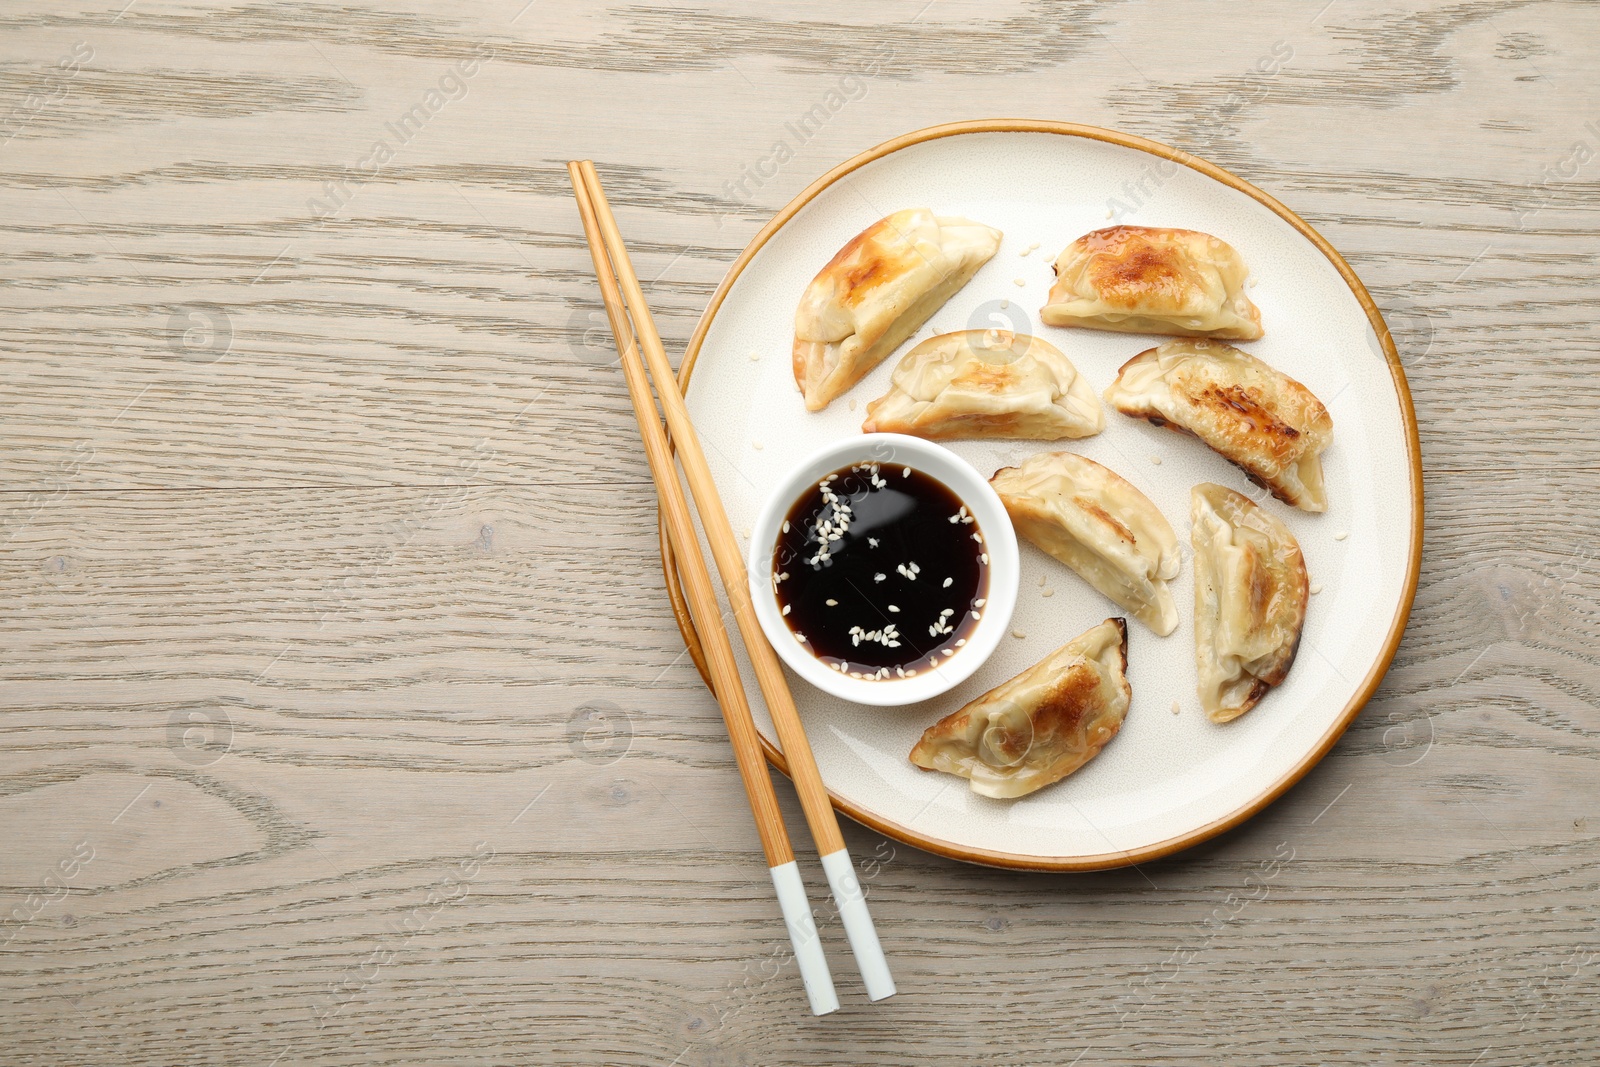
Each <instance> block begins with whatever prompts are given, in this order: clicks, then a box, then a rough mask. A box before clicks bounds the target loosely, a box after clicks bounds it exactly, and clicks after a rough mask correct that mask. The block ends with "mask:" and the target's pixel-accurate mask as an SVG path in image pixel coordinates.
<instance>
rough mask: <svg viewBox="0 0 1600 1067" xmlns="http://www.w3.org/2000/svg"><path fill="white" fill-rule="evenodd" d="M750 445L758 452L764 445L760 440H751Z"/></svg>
mask: <svg viewBox="0 0 1600 1067" xmlns="http://www.w3.org/2000/svg"><path fill="white" fill-rule="evenodd" d="M750 447H751V448H753V449H755V450H756V451H757V452H760V451H761V448H762V445H761V442H760V441H751V442H750Z"/></svg>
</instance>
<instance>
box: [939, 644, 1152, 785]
mask: <svg viewBox="0 0 1600 1067" xmlns="http://www.w3.org/2000/svg"><path fill="white" fill-rule="evenodd" d="M1127 669H1128V624H1127V623H1126V622H1124V621H1123V620H1122V619H1107V620H1106V621H1105V622H1103V623H1101V624H1100V625H1099V626H1096V627H1094V628H1093V629H1091V630H1086V631H1084V632H1083V633H1081V634H1079V635H1078V636H1077V637H1074V638H1073V639H1072V640H1071V641H1068V642H1067V643H1066V644H1064V645H1062V646H1061V647H1060V648H1058V649H1056V650H1055V651H1054V652H1052V653H1050V655H1048V656H1046V657H1045V658H1044V659H1043V660H1041V661H1040V662H1038V663H1036V664H1034V665H1033V666H1032V667H1029V668H1028V669H1027V670H1025V671H1023V672H1022V673H1021V674H1019V675H1017V676H1016V677H1015V678H1013V679H1011V680H1010V681H1009V682H1004V683H1002V684H1001V685H998V686H996V687H995V688H993V689H991V690H989V691H988V692H987V693H985V694H983V696H981V697H979V698H978V699H976V700H974V701H973V702H972V703H970V704H968V705H967V706H966V707H964V708H962V709H961V710H960V711H957V712H955V713H953V714H950V715H947V716H945V717H944V718H942V719H940V720H939V721H938V722H936V723H934V724H933V725H932V726H930V727H928V728H927V729H926V730H924V731H923V733H922V740H921V741H918V742H917V744H916V747H915V748H913V749H912V750H911V762H912V763H915V764H916V765H917V766H918V767H921V768H922V769H923V770H928V771H944V772H945V773H946V774H954V775H959V776H960V777H962V778H965V779H967V780H968V782H969V784H970V785H971V786H972V791H973V792H974V793H977V794H979V795H980V796H986V797H1020V796H1026V795H1027V794H1029V793H1032V792H1034V791H1035V790H1037V789H1043V788H1044V787H1045V786H1047V785H1050V784H1051V783H1053V782H1059V781H1061V779H1063V778H1065V777H1066V776H1067V775H1069V774H1071V773H1072V772H1073V771H1075V770H1077V769H1078V768H1079V767H1082V766H1083V765H1084V764H1085V763H1088V762H1089V761H1090V760H1091V759H1093V758H1094V757H1095V756H1096V755H1097V754H1098V753H1099V751H1100V750H1101V749H1102V748H1104V747H1105V746H1106V742H1107V741H1110V740H1111V739H1112V738H1113V737H1115V736H1117V731H1118V730H1120V729H1122V720H1123V717H1124V716H1126V715H1127V714H1128V701H1129V699H1130V698H1131V697H1132V695H1133V690H1132V689H1131V688H1130V687H1129V685H1128V679H1127V675H1126V671H1127Z"/></svg>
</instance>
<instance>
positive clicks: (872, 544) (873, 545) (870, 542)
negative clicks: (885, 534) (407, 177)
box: [867, 537, 878, 548]
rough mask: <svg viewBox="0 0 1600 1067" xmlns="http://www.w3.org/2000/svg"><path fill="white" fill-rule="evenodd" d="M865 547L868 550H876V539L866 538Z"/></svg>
mask: <svg viewBox="0 0 1600 1067" xmlns="http://www.w3.org/2000/svg"><path fill="white" fill-rule="evenodd" d="M867 546H868V547H869V548H877V547H878V539H877V538H876V537H869V538H867Z"/></svg>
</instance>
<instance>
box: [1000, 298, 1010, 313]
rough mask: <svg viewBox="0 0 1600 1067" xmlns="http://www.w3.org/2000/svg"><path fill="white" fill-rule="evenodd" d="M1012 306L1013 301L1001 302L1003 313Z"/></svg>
mask: <svg viewBox="0 0 1600 1067" xmlns="http://www.w3.org/2000/svg"><path fill="white" fill-rule="evenodd" d="M1010 306H1011V301H1009V300H1002V301H1000V310H1001V311H1004V310H1005V309H1006V308H1008V307H1010Z"/></svg>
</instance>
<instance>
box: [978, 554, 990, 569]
mask: <svg viewBox="0 0 1600 1067" xmlns="http://www.w3.org/2000/svg"><path fill="white" fill-rule="evenodd" d="M978 558H979V559H981V560H983V565H984V566H985V567H987V566H988V565H989V553H987V552H985V553H983V554H982V555H980V556H979V557H978Z"/></svg>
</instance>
